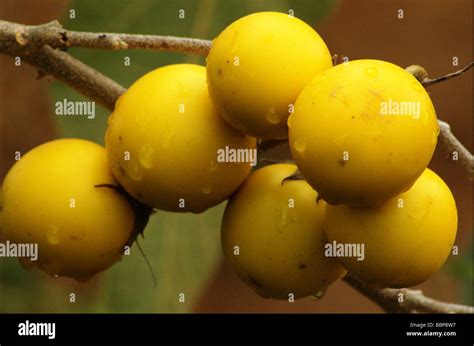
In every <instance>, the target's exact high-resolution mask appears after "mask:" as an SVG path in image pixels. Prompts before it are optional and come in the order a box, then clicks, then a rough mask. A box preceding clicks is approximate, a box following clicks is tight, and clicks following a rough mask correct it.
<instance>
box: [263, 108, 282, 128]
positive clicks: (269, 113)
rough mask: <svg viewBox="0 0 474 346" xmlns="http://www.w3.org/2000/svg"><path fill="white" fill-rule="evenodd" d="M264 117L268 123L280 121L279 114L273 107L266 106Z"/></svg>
mask: <svg viewBox="0 0 474 346" xmlns="http://www.w3.org/2000/svg"><path fill="white" fill-rule="evenodd" d="M265 118H266V119H267V121H268V122H269V123H270V124H278V123H279V122H280V116H279V115H278V113H277V112H276V110H275V107H268V108H267V110H266V111H265Z"/></svg>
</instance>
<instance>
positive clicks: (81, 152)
mask: <svg viewBox="0 0 474 346" xmlns="http://www.w3.org/2000/svg"><path fill="white" fill-rule="evenodd" d="M97 184H112V185H117V181H116V180H115V178H114V177H113V175H112V172H111V171H110V169H109V167H108V165H107V156H106V152H105V149H104V148H102V147H101V146H99V145H97V144H95V143H92V142H88V141H84V140H80V139H61V140H55V141H52V142H48V143H45V144H42V145H40V146H38V147H36V148H34V149H33V150H31V151H30V152H28V153H27V154H25V155H24V156H23V157H22V158H21V159H20V160H19V161H18V162H16V163H15V164H14V165H13V167H12V168H11V169H10V171H9V172H8V174H7V176H6V177H5V180H4V182H3V186H2V195H3V201H2V208H1V212H0V230H1V231H2V233H3V235H4V236H5V237H6V239H8V240H9V241H10V242H13V243H31V244H38V259H37V260H36V261H30V262H29V263H28V261H27V260H26V259H25V258H23V259H22V262H23V263H24V264H26V265H28V266H37V267H38V268H39V269H41V270H44V271H46V272H47V273H49V274H52V275H60V276H68V277H74V278H77V279H83V278H87V277H90V276H91V275H93V274H95V273H98V272H100V271H102V270H104V269H106V268H108V267H110V266H111V265H112V264H114V263H115V262H116V261H118V260H119V259H120V257H121V256H122V253H123V250H124V246H125V245H126V244H127V241H128V239H129V237H130V235H131V233H132V229H133V224H134V218H135V216H134V211H133V209H132V206H131V205H130V204H129V202H128V200H127V198H126V197H124V196H123V195H120V194H119V193H117V192H116V191H113V190H112V189H110V188H99V187H94V186H95V185H97Z"/></svg>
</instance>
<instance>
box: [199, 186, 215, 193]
mask: <svg viewBox="0 0 474 346" xmlns="http://www.w3.org/2000/svg"><path fill="white" fill-rule="evenodd" d="M201 191H202V193H203V194H205V195H209V194H210V193H211V192H212V186H211V185H204V186H203V187H202V189H201Z"/></svg>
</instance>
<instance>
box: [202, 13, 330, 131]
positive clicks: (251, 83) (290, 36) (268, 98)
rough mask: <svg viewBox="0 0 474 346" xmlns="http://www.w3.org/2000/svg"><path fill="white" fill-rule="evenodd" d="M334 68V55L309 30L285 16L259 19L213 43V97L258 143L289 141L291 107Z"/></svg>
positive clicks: (236, 25) (241, 22) (246, 20)
mask: <svg viewBox="0 0 474 346" xmlns="http://www.w3.org/2000/svg"><path fill="white" fill-rule="evenodd" d="M236 58H238V66H236V60H235V59H236ZM330 67H332V58H331V54H330V53H329V50H328V48H327V47H326V44H325V43H324V41H323V40H322V39H321V37H320V36H319V35H318V33H317V32H316V31H314V30H313V29H312V28H311V27H310V26H309V25H307V24H306V23H304V22H303V21H301V20H299V19H297V18H294V17H290V16H288V15H287V14H283V13H277V12H260V13H254V14H251V15H248V16H245V17H243V18H240V19H238V20H236V21H235V22H233V23H232V24H230V25H229V26H228V27H227V28H225V29H224V31H222V32H221V33H220V34H219V36H218V37H217V38H216V39H215V40H214V41H213V42H212V48H211V50H210V52H209V55H208V57H207V78H208V83H209V92H210V95H211V97H212V100H213V101H214V103H215V104H216V105H217V106H218V108H219V109H220V110H221V112H220V114H221V115H222V116H223V117H224V119H225V120H226V121H227V122H228V123H229V124H231V125H232V126H233V127H234V128H236V129H238V130H239V131H241V132H243V133H245V134H247V135H249V136H253V137H259V138H263V139H270V138H273V139H284V138H287V137H288V127H287V125H286V120H287V118H288V115H289V110H290V107H289V105H290V104H294V102H295V100H296V98H297V96H298V94H299V93H300V92H301V90H302V89H303V88H304V87H305V85H306V84H307V83H309V82H310V81H311V79H312V78H313V77H314V76H316V75H317V74H318V73H319V72H321V71H323V70H325V69H328V68H330Z"/></svg>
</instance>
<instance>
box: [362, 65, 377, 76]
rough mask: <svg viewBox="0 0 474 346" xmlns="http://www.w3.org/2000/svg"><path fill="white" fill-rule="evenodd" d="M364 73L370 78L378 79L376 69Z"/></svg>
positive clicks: (368, 69) (369, 68)
mask: <svg viewBox="0 0 474 346" xmlns="http://www.w3.org/2000/svg"><path fill="white" fill-rule="evenodd" d="M364 73H365V74H366V75H367V76H369V77H372V78H373V77H377V75H378V71H377V69H376V68H375V67H368V68H366V69H365V70H364Z"/></svg>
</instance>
